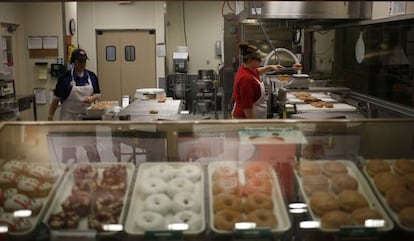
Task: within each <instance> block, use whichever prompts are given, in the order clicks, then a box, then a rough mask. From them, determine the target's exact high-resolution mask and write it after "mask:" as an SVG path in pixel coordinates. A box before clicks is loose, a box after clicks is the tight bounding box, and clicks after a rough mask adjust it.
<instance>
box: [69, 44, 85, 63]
mask: <svg viewBox="0 0 414 241" xmlns="http://www.w3.org/2000/svg"><path fill="white" fill-rule="evenodd" d="M77 59H78V60H79V59H82V60H85V61H86V60H87V59H88V56H87V55H86V51H85V50H84V49H80V48H78V49H74V50H73V51H72V55H71V56H70V63H71V64H73V63H75V60H77Z"/></svg>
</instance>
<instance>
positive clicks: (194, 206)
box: [171, 192, 201, 212]
mask: <svg viewBox="0 0 414 241" xmlns="http://www.w3.org/2000/svg"><path fill="white" fill-rule="evenodd" d="M171 208H172V210H173V211H174V212H179V211H183V210H193V211H194V212H199V211H200V208H201V205H200V199H199V198H198V197H197V196H196V195H195V194H194V193H192V192H178V193H176V194H175V195H174V197H173V199H172V203H171Z"/></svg>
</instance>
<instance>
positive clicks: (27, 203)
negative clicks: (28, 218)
mask: <svg viewBox="0 0 414 241" xmlns="http://www.w3.org/2000/svg"><path fill="white" fill-rule="evenodd" d="M42 206H43V203H42V202H41V201H38V200H35V199H31V198H29V197H28V196H26V195H24V194H16V195H14V196H13V197H9V198H7V199H6V201H5V202H4V210H5V211H8V212H14V211H16V210H21V209H29V210H31V211H32V216H33V215H37V214H38V213H39V211H40V209H41V208H42Z"/></svg>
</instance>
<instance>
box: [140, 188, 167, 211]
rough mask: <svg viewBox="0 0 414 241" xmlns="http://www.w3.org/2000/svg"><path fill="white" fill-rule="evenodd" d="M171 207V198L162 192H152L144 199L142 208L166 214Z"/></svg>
mask: <svg viewBox="0 0 414 241" xmlns="http://www.w3.org/2000/svg"><path fill="white" fill-rule="evenodd" d="M170 208H171V199H170V198H169V197H168V196H167V195H166V194H164V193H154V194H151V195H150V196H148V197H147V198H146V199H145V200H144V210H147V211H153V212H157V213H160V214H162V215H164V216H165V215H167V213H168V212H169V211H170Z"/></svg>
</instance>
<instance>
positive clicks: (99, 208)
mask: <svg viewBox="0 0 414 241" xmlns="http://www.w3.org/2000/svg"><path fill="white" fill-rule="evenodd" d="M123 205H124V204H123V202H122V200H121V199H119V198H116V197H115V196H113V195H111V194H106V195H102V196H100V197H98V198H97V199H96V201H95V203H94V204H93V210H94V212H95V213H100V212H108V213H111V214H112V215H114V216H118V215H119V214H120V213H121V211H122V207H123Z"/></svg>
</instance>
